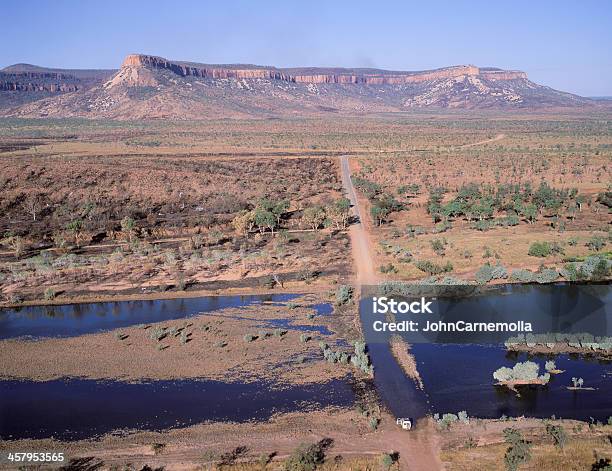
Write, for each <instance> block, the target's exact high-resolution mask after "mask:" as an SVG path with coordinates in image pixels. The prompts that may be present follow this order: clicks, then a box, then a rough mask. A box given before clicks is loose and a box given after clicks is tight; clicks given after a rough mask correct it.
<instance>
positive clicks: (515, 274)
mask: <svg viewBox="0 0 612 471" xmlns="http://www.w3.org/2000/svg"><path fill="white" fill-rule="evenodd" d="M510 277H511V278H512V280H514V281H518V282H520V283H532V282H533V281H534V280H535V274H534V273H533V272H531V271H529V270H525V269H524V268H519V269H517V270H513V271H512V275H510Z"/></svg>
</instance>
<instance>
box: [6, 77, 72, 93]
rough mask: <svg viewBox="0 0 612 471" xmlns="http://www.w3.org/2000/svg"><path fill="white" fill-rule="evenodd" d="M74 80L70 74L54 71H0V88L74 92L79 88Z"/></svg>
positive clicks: (24, 90)
mask: <svg viewBox="0 0 612 471" xmlns="http://www.w3.org/2000/svg"><path fill="white" fill-rule="evenodd" d="M76 81H77V79H75V77H73V76H71V75H67V74H60V73H54V72H40V73H39V72H21V73H0V90H5V91H20V92H33V91H45V92H51V93H58V92H74V91H77V90H78V89H79V86H78V85H77V84H76V83H75V82H76Z"/></svg>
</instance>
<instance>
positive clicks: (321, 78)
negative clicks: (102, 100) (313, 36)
mask: <svg viewBox="0 0 612 471" xmlns="http://www.w3.org/2000/svg"><path fill="white" fill-rule="evenodd" d="M123 67H145V68H150V69H164V70H169V71H171V72H173V73H175V74H177V75H180V76H182V77H185V76H194V77H203V78H214V79H227V78H234V79H268V80H283V81H287V82H294V83H316V84H322V83H339V84H368V85H401V84H408V83H419V82H426V81H430V80H436V79H447V78H454V77H461V76H465V75H472V76H478V75H480V76H482V77H484V78H488V79H491V80H510V79H511V78H526V75H525V74H524V73H523V72H516V71H502V70H500V71H497V70H487V71H483V70H481V69H479V68H478V67H475V66H472V65H465V66H457V67H448V68H445V69H438V70H431V71H424V72H386V71H381V72H380V73H376V72H375V71H374V72H366V73H355V72H351V71H350V69H343V70H341V71H338V72H330V73H314V72H308V73H301V72H295V69H292V70H291V71H289V70H287V69H277V68H274V67H255V66H253V67H248V66H227V67H224V66H209V65H204V64H201V65H200V64H197V65H195V64H194V65H191V64H185V63H179V62H172V61H168V60H166V59H164V58H162V57H155V56H146V55H141V54H132V55H129V56H127V57H126V58H125V60H124V61H123V64H122V68H123Z"/></svg>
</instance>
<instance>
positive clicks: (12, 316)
mask: <svg viewBox="0 0 612 471" xmlns="http://www.w3.org/2000/svg"><path fill="white" fill-rule="evenodd" d="M298 296H300V295H296V294H274V295H257V296H206V297H200V298H182V299H162V300H148V301H118V302H106V303H85V304H67V305H61V306H26V307H22V308H19V309H3V310H0V339H7V338H14V337H22V336H32V337H71V336H77V335H83V334H90V333H94V332H101V331H104V330H111V329H118V328H122V327H128V326H132V325H138V324H145V323H152V322H161V321H166V320H173V319H182V318H187V317H191V316H195V315H198V314H200V313H203V312H204V313H205V312H212V311H216V310H220V309H225V308H231V307H243V306H250V305H253V304H258V303H262V302H272V303H279V304H280V303H285V302H287V301H290V300H292V299H295V298H297V297H298ZM309 307H312V308H313V309H316V310H317V312H320V313H322V314H325V313H326V312H328V310H329V309H330V308H331V306H330V305H328V304H320V305H313V306H309ZM275 322H281V321H275ZM287 325H288V326H290V323H288V322H287ZM321 329H324V328H322V327H321ZM313 330H316V329H313ZM322 333H327V332H322Z"/></svg>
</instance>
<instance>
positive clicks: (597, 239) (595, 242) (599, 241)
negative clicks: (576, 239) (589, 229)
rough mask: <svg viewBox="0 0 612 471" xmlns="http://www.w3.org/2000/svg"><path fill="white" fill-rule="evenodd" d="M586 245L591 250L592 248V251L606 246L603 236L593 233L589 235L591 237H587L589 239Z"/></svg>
mask: <svg viewBox="0 0 612 471" xmlns="http://www.w3.org/2000/svg"><path fill="white" fill-rule="evenodd" d="M586 246H587V247H588V248H589V249H591V250H593V251H595V252H597V251H599V250H601V249H603V248H604V247H605V246H606V239H604V238H603V237H601V236H598V235H594V236H593V237H591V238H590V239H589V241H588V242H587V243H586Z"/></svg>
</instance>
